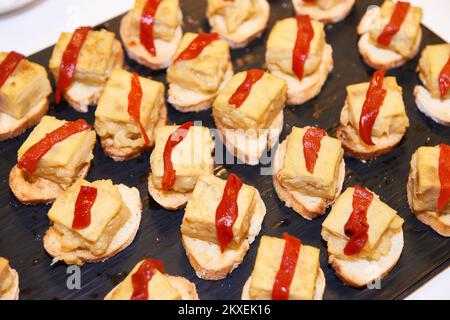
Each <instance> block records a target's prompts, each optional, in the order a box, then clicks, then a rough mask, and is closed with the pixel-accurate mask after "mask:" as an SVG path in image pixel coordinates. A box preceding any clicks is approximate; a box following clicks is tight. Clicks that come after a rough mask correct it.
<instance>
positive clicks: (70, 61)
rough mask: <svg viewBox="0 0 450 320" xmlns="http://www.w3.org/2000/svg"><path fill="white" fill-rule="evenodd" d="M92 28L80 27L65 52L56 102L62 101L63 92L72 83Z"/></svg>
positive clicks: (60, 69) (60, 68)
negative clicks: (79, 56)
mask: <svg viewBox="0 0 450 320" xmlns="http://www.w3.org/2000/svg"><path fill="white" fill-rule="evenodd" d="M91 30H92V28H91V27H80V28H78V29H77V30H75V32H74V33H73V34H72V38H71V39H70V42H69V44H68V45H67V47H66V50H65V51H64V53H63V56H62V59H61V66H60V67H59V76H58V85H57V86H56V93H55V100H56V103H60V102H61V96H62V94H63V93H64V91H66V90H67V88H69V87H70V86H71V85H72V82H73V78H74V77H75V70H76V68H77V62H78V55H79V54H80V51H81V48H82V47H83V44H84V41H85V40H86V38H87V36H88V34H89V32H90V31H91Z"/></svg>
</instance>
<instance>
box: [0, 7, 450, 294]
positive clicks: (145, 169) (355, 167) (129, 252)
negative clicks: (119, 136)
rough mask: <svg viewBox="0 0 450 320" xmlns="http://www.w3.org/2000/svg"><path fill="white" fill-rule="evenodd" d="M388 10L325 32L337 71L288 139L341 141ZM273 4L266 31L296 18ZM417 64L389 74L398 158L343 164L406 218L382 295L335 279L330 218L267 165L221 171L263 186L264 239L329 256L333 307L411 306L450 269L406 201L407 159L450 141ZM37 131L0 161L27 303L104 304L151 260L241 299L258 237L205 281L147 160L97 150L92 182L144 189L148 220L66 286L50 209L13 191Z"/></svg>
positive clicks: (200, 12) (1, 250)
mask: <svg viewBox="0 0 450 320" xmlns="http://www.w3.org/2000/svg"><path fill="white" fill-rule="evenodd" d="M181 2H182V9H183V12H184V30H185V31H194V32H200V31H207V30H209V27H208V23H207V20H206V17H205V9H206V7H205V4H206V1H204V0H195V1H194V0H189V1H187V0H185V1H181ZM380 3H381V1H366V0H358V1H357V3H356V7H355V8H354V9H353V10H352V12H351V13H350V15H349V16H348V17H347V18H346V19H345V20H344V21H343V22H341V23H338V24H335V25H331V26H327V27H326V33H327V41H328V42H329V43H330V44H331V45H332V47H333V49H334V53H333V56H334V62H335V67H334V70H333V72H332V73H331V74H330V76H329V79H328V81H327V83H326V84H325V86H324V88H323V89H322V92H321V93H320V95H319V96H318V97H317V98H316V99H313V100H311V101H309V102H307V103H305V104H303V105H301V106H288V107H287V108H286V110H285V113H284V114H285V125H284V131H283V134H282V136H281V138H282V139H284V138H285V137H286V135H287V134H288V133H289V132H290V130H291V127H292V126H294V125H295V126H305V125H318V126H320V127H322V128H324V129H326V130H327V131H328V132H329V133H330V134H334V132H335V129H336V127H337V125H338V119H339V114H340V111H341V107H342V105H343V103H344V99H345V95H346V91H345V87H346V86H347V85H349V84H352V83H357V82H363V81H368V80H369V79H370V77H371V74H372V72H373V70H372V69H370V68H368V67H367V66H366V65H365V64H364V62H363V61H362V60H361V57H360V56H359V54H358V50H357V40H358V37H357V35H356V32H355V29H356V25H357V23H358V21H359V20H360V19H361V17H362V15H363V14H364V12H365V10H366V8H367V7H368V6H369V4H380ZM270 4H271V18H270V23H269V28H268V30H270V29H271V28H272V26H273V25H274V23H275V22H276V21H277V20H279V19H282V18H285V17H289V16H293V15H294V10H293V8H292V5H291V1H288V0H284V1H281V0H273V1H270ZM119 21H120V17H118V18H115V19H113V20H111V21H109V22H107V23H105V24H103V25H101V26H99V28H106V29H108V30H110V31H114V32H116V34H117V37H119V35H118V29H119ZM267 36H268V31H266V32H265V33H264V35H263V36H262V38H261V39H258V40H256V41H254V42H252V43H251V44H250V45H249V46H248V47H247V48H245V49H240V50H233V51H232V59H233V65H234V68H235V71H240V70H245V69H248V68H255V67H259V68H261V67H264V52H265V43H266V40H267ZM55 41H56V39H55ZM440 42H443V40H441V39H439V38H438V37H437V36H436V35H434V34H433V33H431V32H430V31H429V30H427V29H426V28H423V41H422V46H425V45H426V44H430V43H440ZM51 52H52V48H48V49H45V50H43V51H41V52H39V53H36V54H34V55H32V56H31V57H30V59H31V60H32V61H35V62H37V63H40V64H42V65H44V66H47V65H48V61H49V58H50V55H51ZM416 65H417V58H416V59H414V60H412V61H410V62H409V63H407V64H406V65H405V66H403V67H401V68H398V69H395V70H392V71H389V73H388V74H389V75H394V76H396V77H397V80H398V82H399V84H400V85H401V86H402V87H403V92H404V101H405V104H406V109H407V113H408V116H409V118H410V121H411V127H410V128H409V130H408V132H407V135H406V136H405V138H404V140H403V141H402V143H401V144H400V145H399V146H398V147H397V148H396V149H395V150H394V151H392V152H391V153H389V154H387V155H385V156H382V157H379V158H378V159H376V160H373V161H368V162H366V163H362V162H360V161H357V160H354V159H350V158H346V159H345V161H346V165H347V166H346V180H345V187H348V186H353V185H355V184H362V185H363V186H366V187H368V188H370V189H371V190H373V191H374V192H376V193H378V194H379V195H380V196H381V197H382V199H383V200H384V201H386V202H387V203H388V204H389V205H390V206H391V207H393V208H394V209H396V210H398V212H399V214H400V216H402V217H403V218H404V219H405V224H404V227H403V230H404V237H405V247H404V250H403V254H402V256H401V258H400V260H399V262H398V264H397V265H396V266H395V268H394V269H393V270H392V272H391V273H390V274H389V275H388V276H387V277H386V278H385V279H383V280H382V281H381V289H372V290H369V289H367V288H364V289H353V288H349V287H346V286H344V285H343V284H342V282H341V281H339V280H338V279H337V278H336V276H335V274H334V272H333V270H332V269H331V268H330V267H329V265H328V264H327V252H326V244H325V243H324V242H323V241H322V240H321V236H320V230H321V224H322V222H323V220H324V217H321V218H318V219H316V220H314V221H306V220H305V219H303V218H301V217H300V216H298V215H297V214H296V213H294V212H293V211H292V210H290V209H288V208H286V207H285V206H284V205H283V203H282V202H281V201H280V200H279V199H278V197H277V196H276V194H275V191H274V188H273V185H272V177H271V176H267V175H260V169H261V168H260V167H259V166H257V167H250V166H245V165H225V166H222V165H218V166H217V167H218V168H217V171H216V172H218V173H219V174H224V172H225V175H226V172H234V173H236V174H238V175H239V176H240V177H242V179H243V180H244V181H245V183H248V184H252V185H255V186H256V187H257V188H258V189H259V191H260V192H261V195H262V197H263V199H264V202H265V204H266V206H267V215H266V218H265V220H264V223H263V226H262V230H261V233H260V234H261V235H262V234H266V235H272V236H280V235H281V234H282V233H283V232H285V231H287V232H290V233H292V234H294V235H296V236H298V237H300V238H301V239H302V241H303V242H304V243H305V244H310V245H314V246H316V247H319V248H320V249H321V257H320V259H321V266H322V269H323V270H324V272H325V276H326V280H327V288H326V291H325V297H324V298H325V299H398V298H403V297H405V296H406V295H407V294H408V293H409V292H411V290H412V288H416V287H418V286H420V285H421V284H422V283H423V282H424V281H425V279H427V278H428V277H429V275H430V274H436V273H437V272H438V271H439V270H443V269H444V268H446V267H447V266H448V265H449V263H448V260H449V257H450V239H448V238H444V237H441V236H439V235H438V234H437V233H436V232H434V231H433V230H432V229H431V228H429V227H427V226H425V225H423V224H422V223H420V222H419V221H418V220H417V219H416V218H415V217H414V216H413V215H412V213H411V211H410V209H409V207H408V204H407V201H406V180H407V176H408V170H409V161H410V158H411V155H412V154H413V152H414V151H415V150H416V148H417V147H419V146H421V145H436V144H439V143H442V142H444V143H450V128H446V127H443V126H440V125H437V124H436V123H434V122H433V121H431V120H429V119H428V118H426V117H425V116H423V115H422V114H421V113H420V112H419V111H418V110H417V108H416V105H415V103H414V97H413V94H412V92H413V88H414V86H415V85H416V84H418V83H419V79H418V77H417V74H416V72H415V69H416ZM126 66H127V68H128V69H130V70H134V71H137V72H139V73H140V74H141V75H143V76H147V77H151V78H153V79H155V80H159V81H163V82H165V71H159V72H154V71H150V70H148V69H146V68H144V67H142V66H139V65H138V64H136V63H135V62H133V61H130V60H127V61H126ZM94 109H95V108H91V109H90V112H89V113H88V114H80V113H77V112H75V111H74V110H73V109H71V108H70V107H68V106H67V105H66V104H62V105H61V106H56V105H55V104H53V103H52V105H51V108H50V114H52V115H55V116H56V117H58V118H62V119H67V120H74V119H77V118H84V119H86V120H87V121H88V122H89V123H91V124H92V123H93V113H94V112H93V111H94ZM169 117H170V122H171V123H175V122H176V123H183V122H185V121H187V120H201V121H203V123H204V125H206V126H208V127H214V123H213V121H212V117H211V112H210V111H205V112H201V113H189V114H182V113H179V112H177V111H175V110H174V109H173V108H170V111H169ZM29 132H30V130H28V132H27V133H25V134H24V135H22V136H21V137H19V138H16V139H13V140H10V141H6V142H1V143H0V154H1V158H2V159H1V162H0V163H1V165H0V208H1V209H0V256H5V257H7V258H8V259H9V260H10V262H11V265H12V266H13V267H14V268H15V269H17V271H18V272H19V274H20V289H21V295H20V297H21V298H22V299H103V297H104V296H105V295H106V293H107V292H109V291H110V290H111V289H112V288H113V287H114V286H115V285H117V284H118V283H119V282H120V281H121V280H122V279H123V278H124V277H125V276H126V275H127V272H129V271H130V270H131V269H132V268H133V266H134V265H135V264H136V263H137V262H138V261H140V260H141V259H143V258H146V257H148V256H152V257H155V258H160V259H162V260H163V261H164V263H165V265H166V269H167V272H168V273H170V274H173V275H181V276H184V277H187V278H188V279H189V280H192V281H194V282H195V283H196V285H197V289H198V293H199V296H200V298H201V299H240V296H241V291H242V287H243V285H244V283H245V281H246V280H247V278H248V276H249V275H250V273H251V271H252V269H253V264H254V261H255V255H256V252H257V248H258V245H259V239H260V237H258V238H257V240H256V241H255V243H254V244H253V245H252V246H251V248H250V250H249V252H248V254H247V256H246V258H245V260H244V261H243V263H242V264H241V265H240V266H239V268H237V269H236V270H235V271H234V272H233V273H232V274H231V275H230V276H229V277H228V278H227V279H225V280H223V281H204V280H200V279H198V278H197V277H196V276H195V273H194V271H193V269H192V268H191V266H190V264H189V262H188V259H187V257H186V254H185V252H184V250H183V248H182V245H181V242H180V224H181V220H182V217H183V210H180V211H178V212H168V211H165V210H163V209H161V208H160V207H159V206H158V205H157V204H156V203H155V202H154V201H153V200H152V199H151V198H149V195H148V192H147V176H148V173H149V153H148V152H147V153H145V154H143V155H141V156H140V157H139V158H137V159H135V160H131V161H128V162H124V163H115V162H114V161H113V160H111V159H109V158H107V157H105V156H104V154H103V152H102V150H101V148H100V146H99V143H98V142H97V145H96V147H95V159H94V162H93V166H92V168H91V170H90V172H89V175H88V179H89V180H97V179H104V178H111V179H113V181H114V182H115V183H124V184H127V185H129V186H136V187H137V188H138V189H139V191H140V193H141V197H142V202H143V206H144V210H143V213H142V222H141V226H140V229H139V232H138V234H137V236H136V239H135V240H134V242H133V243H132V244H131V245H130V246H129V247H128V248H127V249H126V250H125V251H123V252H121V253H120V254H118V255H117V256H115V257H113V258H112V259H110V260H108V261H106V262H104V263H97V264H93V265H85V266H84V267H83V268H82V271H81V286H82V287H81V289H80V290H69V289H68V288H67V286H66V281H67V279H68V276H69V275H68V274H67V273H66V272H67V266H65V265H64V264H62V263H58V264H56V265H54V266H51V265H50V264H51V258H50V257H49V256H48V255H47V254H46V252H45V251H44V248H43V246H42V237H43V235H44V233H45V231H46V230H47V228H48V225H49V221H48V219H47V211H48V210H49V206H47V205H38V206H31V207H27V206H23V205H21V204H20V203H19V202H18V201H17V200H16V199H15V198H14V196H13V195H12V193H11V192H10V190H9V186H8V175H9V171H10V169H11V168H12V167H13V166H14V165H15V163H16V161H17V158H16V157H17V156H16V153H17V150H18V148H19V147H20V145H21V144H22V143H23V141H24V140H25V138H26V137H27V136H28V134H29ZM219 143H220V142H219ZM219 146H221V145H220V144H219Z"/></svg>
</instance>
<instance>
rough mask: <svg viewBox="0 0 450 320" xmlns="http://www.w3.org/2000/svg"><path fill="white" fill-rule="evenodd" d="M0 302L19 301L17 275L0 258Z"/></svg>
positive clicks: (3, 259) (4, 260)
mask: <svg viewBox="0 0 450 320" xmlns="http://www.w3.org/2000/svg"><path fill="white" fill-rule="evenodd" d="M0 300H19V274H18V273H17V271H16V270H14V269H12V268H11V267H10V266H9V261H8V260H6V259H5V258H2V257H0Z"/></svg>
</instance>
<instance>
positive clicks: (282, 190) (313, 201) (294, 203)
mask: <svg viewBox="0 0 450 320" xmlns="http://www.w3.org/2000/svg"><path fill="white" fill-rule="evenodd" d="M272 178H273V185H274V186H275V191H276V192H277V194H278V197H279V198H280V199H281V200H282V201H283V202H284V203H285V205H286V207H288V208H292V209H293V210H294V211H295V212H297V213H298V214H300V215H301V216H302V217H304V218H305V219H308V220H311V219H314V218H316V217H318V216H320V215H322V214H324V213H325V209H326V208H327V207H328V206H329V205H330V204H332V203H333V202H334V200H335V199H336V198H337V197H338V196H339V194H340V193H341V190H342V185H343V183H344V179H345V162H344V150H343V149H342V144H341V141H339V140H338V139H335V138H332V137H329V136H328V135H327V132H326V131H325V130H322V129H320V128H314V127H305V128H297V127H293V128H292V132H291V134H290V135H289V136H288V137H287V138H286V140H285V141H283V142H282V143H281V144H280V145H279V147H278V149H277V152H276V154H275V161H274V166H273V175H272Z"/></svg>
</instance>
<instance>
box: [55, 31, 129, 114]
mask: <svg viewBox="0 0 450 320" xmlns="http://www.w3.org/2000/svg"><path fill="white" fill-rule="evenodd" d="M123 61H124V54H123V50H122V45H121V44H120V41H119V40H117V39H116V38H115V35H114V33H112V32H109V31H106V30H100V31H94V30H92V28H91V27H80V28H78V29H76V30H75V31H74V32H73V33H68V32H63V33H61V36H60V37H59V39H58V42H57V43H56V45H55V48H54V49H53V54H52V57H51V59H50V63H49V68H50V71H51V72H52V74H53V77H54V78H55V81H56V85H57V86H56V93H55V100H56V103H57V104H59V103H60V102H61V99H62V97H64V98H65V99H66V101H67V102H68V103H69V105H70V106H71V107H72V108H74V109H75V110H77V111H79V112H87V111H88V107H89V106H90V105H95V104H97V102H98V99H99V98H100V95H101V94H102V92H103V89H104V87H105V84H106V81H107V80H108V78H109V76H110V75H111V72H112V70H113V69H115V68H121V67H122V66H123Z"/></svg>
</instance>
